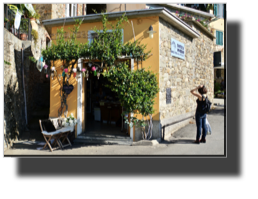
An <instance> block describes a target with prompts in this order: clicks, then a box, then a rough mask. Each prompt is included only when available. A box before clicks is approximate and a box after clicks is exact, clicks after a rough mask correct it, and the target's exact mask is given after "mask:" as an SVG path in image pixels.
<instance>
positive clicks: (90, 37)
mask: <svg viewBox="0 0 258 199" xmlns="http://www.w3.org/2000/svg"><path fill="white" fill-rule="evenodd" d="M100 32H103V30H101V31H100ZM107 32H110V33H111V32H112V30H107ZM96 37H97V33H96V32H95V31H92V30H89V31H88V40H89V43H90V44H91V43H92V42H94V38H96ZM122 43H124V30H123V29H122Z"/></svg>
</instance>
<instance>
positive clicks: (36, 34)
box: [31, 29, 38, 44]
mask: <svg viewBox="0 0 258 199" xmlns="http://www.w3.org/2000/svg"><path fill="white" fill-rule="evenodd" d="M31 35H32V36H33V40H34V42H35V44H36V43H37V41H38V32H37V31H36V30H34V29H32V31H31Z"/></svg>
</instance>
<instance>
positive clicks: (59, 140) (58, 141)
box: [39, 119, 74, 152]
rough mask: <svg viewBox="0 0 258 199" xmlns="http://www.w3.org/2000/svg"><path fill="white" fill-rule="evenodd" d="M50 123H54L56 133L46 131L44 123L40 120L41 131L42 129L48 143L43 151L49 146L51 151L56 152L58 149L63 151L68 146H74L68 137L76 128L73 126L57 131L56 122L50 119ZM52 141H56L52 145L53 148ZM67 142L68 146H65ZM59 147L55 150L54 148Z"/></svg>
mask: <svg viewBox="0 0 258 199" xmlns="http://www.w3.org/2000/svg"><path fill="white" fill-rule="evenodd" d="M50 121H51V122H52V124H53V123H54V124H53V127H54V128H55V130H54V129H53V130H54V131H51V132H48V131H46V130H45V129H43V126H42V121H41V120H39V125H40V129H41V133H42V135H43V137H44V139H45V141H46V144H45V146H44V147H43V149H44V148H45V147H46V146H48V147H49V149H50V151H51V152H52V151H54V150H56V149H59V148H60V149H63V148H65V147H67V146H72V144H71V142H70V140H69V138H68V135H69V133H70V132H72V131H73V130H74V127H72V126H68V127H62V128H60V129H57V122H56V121H53V120H51V119H50ZM51 139H54V141H53V143H52V146H51V143H50V141H51ZM65 141H67V142H68V144H64V142H65ZM56 145H58V147H55V148H52V147H54V146H56Z"/></svg>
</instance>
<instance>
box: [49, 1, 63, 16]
mask: <svg viewBox="0 0 258 199" xmlns="http://www.w3.org/2000/svg"><path fill="white" fill-rule="evenodd" d="M51 13H52V16H51V19H57V18H64V17H65V4H61V3H55V4H52V10H51Z"/></svg>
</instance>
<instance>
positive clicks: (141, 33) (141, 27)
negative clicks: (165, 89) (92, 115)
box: [49, 16, 159, 122]
mask: <svg viewBox="0 0 258 199" xmlns="http://www.w3.org/2000/svg"><path fill="white" fill-rule="evenodd" d="M132 22H133V27H134V32H135V39H136V40H137V39H138V40H139V41H141V44H147V49H146V51H148V50H151V51H152V52H151V53H152V55H151V56H150V57H149V58H148V59H147V60H146V61H143V64H142V65H141V63H140V62H139V68H141V67H143V68H148V67H150V70H151V71H153V72H154V73H156V74H157V80H159V74H158V72H159V17H158V16H153V17H142V18H135V19H129V23H126V22H125V23H124V27H123V28H124V42H125V43H126V42H128V41H131V42H132V41H134V35H133V30H132ZM112 23H114V24H115V21H112ZM150 25H152V27H153V29H154V30H155V31H157V33H155V34H154V37H153V39H150V38H149V34H148V33H147V31H148V30H149V27H150ZM72 26H73V25H65V27H64V29H65V31H68V32H69V30H68V28H69V27H72ZM95 26H96V27H97V28H98V29H102V23H101V22H93V23H83V24H82V25H81V27H80V30H79V31H80V32H81V33H82V34H81V36H80V38H78V39H77V40H78V41H79V42H82V43H86V42H87V41H88V37H87V35H85V33H86V34H87V33H88V31H89V30H93V28H94V27H95ZM58 28H61V26H59V27H53V28H52V33H54V34H56V32H57V29H58ZM108 28H110V27H108ZM53 42H55V40H53ZM55 66H56V68H57V71H58V73H60V72H59V71H60V68H59V67H60V66H61V63H60V62H56V63H55ZM134 68H135V70H136V69H137V63H136V62H135V64H134ZM70 83H72V84H73V85H74V90H73V91H72V93H70V95H69V96H68V99H67V103H68V115H70V113H73V114H74V115H75V116H76V115H77V82H76V81H75V79H74V78H73V77H72V78H71V79H70ZM59 89H60V87H59V84H58V82H57V80H53V81H51V88H50V115H49V116H50V117H57V116H58V108H59V107H60V96H59ZM82 92H83V95H84V94H85V93H84V87H83V91H82ZM83 105H84V103H83ZM83 109H84V106H83ZM154 109H155V110H156V112H155V113H154V114H153V119H154V120H159V94H157V97H156V98H155V105H154ZM83 115H84V114H83ZM82 122H84V121H82Z"/></svg>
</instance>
